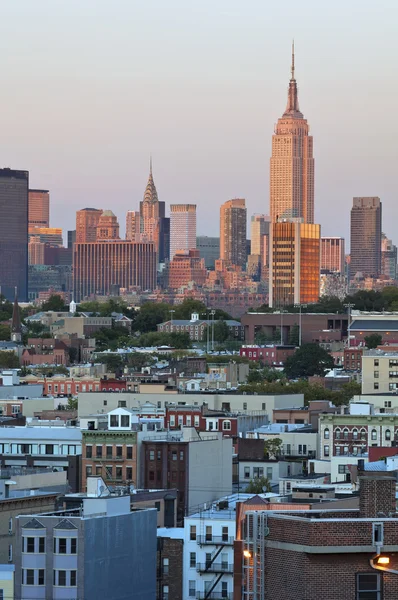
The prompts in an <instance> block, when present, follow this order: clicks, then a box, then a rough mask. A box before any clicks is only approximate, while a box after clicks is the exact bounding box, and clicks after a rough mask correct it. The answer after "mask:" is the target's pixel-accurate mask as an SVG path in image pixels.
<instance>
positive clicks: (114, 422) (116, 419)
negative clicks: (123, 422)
mask: <svg viewBox="0 0 398 600" xmlns="http://www.w3.org/2000/svg"><path fill="white" fill-rule="evenodd" d="M110 423H111V427H119V415H111V420H110Z"/></svg>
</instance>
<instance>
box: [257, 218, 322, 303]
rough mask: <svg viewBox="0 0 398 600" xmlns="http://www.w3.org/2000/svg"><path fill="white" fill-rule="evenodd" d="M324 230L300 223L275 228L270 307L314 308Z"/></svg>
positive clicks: (285, 222)
mask: <svg viewBox="0 0 398 600" xmlns="http://www.w3.org/2000/svg"><path fill="white" fill-rule="evenodd" d="M320 242H321V227H320V225H314V224H311V223H303V222H301V220H299V219H290V220H283V221H278V222H276V223H273V224H272V227H271V236H270V246H271V251H272V261H271V264H270V289H269V305H270V306H272V307H281V306H288V305H292V304H311V303H313V302H317V301H318V299H319V284H320Z"/></svg>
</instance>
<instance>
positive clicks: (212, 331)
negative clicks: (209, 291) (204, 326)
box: [210, 310, 216, 352]
mask: <svg viewBox="0 0 398 600" xmlns="http://www.w3.org/2000/svg"><path fill="white" fill-rule="evenodd" d="M210 314H211V317H212V324H211V350H212V352H214V315H215V314H216V311H215V310H212V311H210Z"/></svg>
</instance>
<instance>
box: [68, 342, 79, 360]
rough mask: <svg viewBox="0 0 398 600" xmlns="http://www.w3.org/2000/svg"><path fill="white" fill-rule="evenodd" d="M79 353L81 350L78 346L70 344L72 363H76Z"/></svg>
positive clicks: (69, 353) (69, 352) (69, 351)
mask: <svg viewBox="0 0 398 600" xmlns="http://www.w3.org/2000/svg"><path fill="white" fill-rule="evenodd" d="M78 354H79V351H78V349H77V348H74V347H73V346H69V348H68V355H69V362H70V363H74V362H75V361H76V359H77V357H78Z"/></svg>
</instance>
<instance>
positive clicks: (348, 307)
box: [344, 303, 355, 348]
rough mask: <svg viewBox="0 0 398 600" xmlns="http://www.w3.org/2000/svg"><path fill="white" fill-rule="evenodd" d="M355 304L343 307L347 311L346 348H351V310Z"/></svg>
mask: <svg viewBox="0 0 398 600" xmlns="http://www.w3.org/2000/svg"><path fill="white" fill-rule="evenodd" d="M354 306H355V304H351V303H347V304H344V307H345V308H347V309H348V328H347V332H348V347H349V348H351V309H352V308H354Z"/></svg>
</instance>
